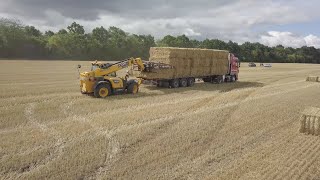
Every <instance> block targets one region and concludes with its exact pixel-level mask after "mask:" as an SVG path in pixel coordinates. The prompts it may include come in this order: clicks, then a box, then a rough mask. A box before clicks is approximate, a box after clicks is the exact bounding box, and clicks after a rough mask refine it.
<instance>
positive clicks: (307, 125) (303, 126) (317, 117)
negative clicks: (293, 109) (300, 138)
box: [300, 107, 320, 136]
mask: <svg viewBox="0 0 320 180" xmlns="http://www.w3.org/2000/svg"><path fill="white" fill-rule="evenodd" d="M300 132H301V133H306V134H312V135H315V136H318V135H320V108H315V107H309V108H306V109H305V110H304V111H303V112H302V117H301V120H300Z"/></svg>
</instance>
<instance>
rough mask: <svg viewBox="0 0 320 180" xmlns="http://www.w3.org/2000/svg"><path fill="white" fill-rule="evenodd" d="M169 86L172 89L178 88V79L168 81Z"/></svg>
mask: <svg viewBox="0 0 320 180" xmlns="http://www.w3.org/2000/svg"><path fill="white" fill-rule="evenodd" d="M170 86H171V87H172V88H178V87H179V79H172V80H171V81H170Z"/></svg>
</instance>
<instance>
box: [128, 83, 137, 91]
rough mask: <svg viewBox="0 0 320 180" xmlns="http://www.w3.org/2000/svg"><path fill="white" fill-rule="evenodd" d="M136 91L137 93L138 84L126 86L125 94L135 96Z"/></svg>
mask: <svg viewBox="0 0 320 180" xmlns="http://www.w3.org/2000/svg"><path fill="white" fill-rule="evenodd" d="M138 91H139V85H138V83H136V82H134V83H132V84H130V85H129V86H128V88H127V92H128V93H129V94H137V93H138Z"/></svg>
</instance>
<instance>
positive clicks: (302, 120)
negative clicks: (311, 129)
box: [299, 115, 307, 133]
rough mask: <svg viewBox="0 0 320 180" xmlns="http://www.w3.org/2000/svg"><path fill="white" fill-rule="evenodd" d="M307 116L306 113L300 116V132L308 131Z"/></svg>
mask: <svg viewBox="0 0 320 180" xmlns="http://www.w3.org/2000/svg"><path fill="white" fill-rule="evenodd" d="M306 120H307V117H306V116H305V115H302V116H301V118H300V130H299V132H301V133H305V132H306V122H307V121H306Z"/></svg>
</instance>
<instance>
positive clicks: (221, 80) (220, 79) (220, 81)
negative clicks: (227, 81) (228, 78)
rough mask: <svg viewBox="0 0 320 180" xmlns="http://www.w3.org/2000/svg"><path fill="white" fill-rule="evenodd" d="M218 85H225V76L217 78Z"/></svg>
mask: <svg viewBox="0 0 320 180" xmlns="http://www.w3.org/2000/svg"><path fill="white" fill-rule="evenodd" d="M217 83H218V84H221V83H223V76H218V77H217Z"/></svg>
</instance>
